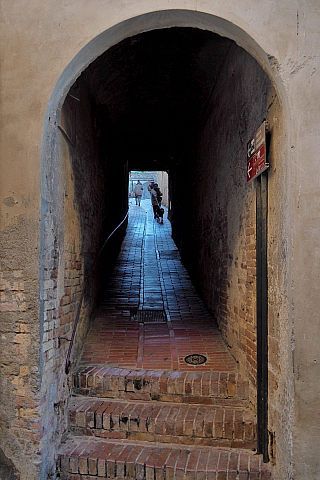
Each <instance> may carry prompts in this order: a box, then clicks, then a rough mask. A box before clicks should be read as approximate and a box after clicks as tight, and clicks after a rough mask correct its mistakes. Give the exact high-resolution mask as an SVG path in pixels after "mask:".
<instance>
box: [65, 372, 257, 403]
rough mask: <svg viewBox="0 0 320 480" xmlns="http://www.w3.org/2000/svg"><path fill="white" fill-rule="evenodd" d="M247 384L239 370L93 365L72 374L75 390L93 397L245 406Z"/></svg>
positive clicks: (77, 392) (76, 392)
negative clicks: (169, 369) (217, 370)
mask: <svg viewBox="0 0 320 480" xmlns="http://www.w3.org/2000/svg"><path fill="white" fill-rule="evenodd" d="M247 389H248V384H247V382H245V381H244V380H243V379H242V378H241V376H240V375H239V374H238V373H230V372H229V373H225V372H180V371H164V370H161V371H159V370H124V369H119V368H114V367H105V366H101V365H100V366H91V367H83V368H82V369H81V368H80V369H79V370H78V371H77V372H75V373H74V374H73V392H74V393H75V394H78V395H89V396H91V397H93V396H97V397H106V398H120V399H123V400H140V401H143V402H144V401H150V400H157V401H161V402H171V403H172V402H173V403H198V404H203V405H229V406H240V407H243V406H244V401H246V399H247Z"/></svg>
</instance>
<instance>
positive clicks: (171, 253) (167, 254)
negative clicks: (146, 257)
mask: <svg viewBox="0 0 320 480" xmlns="http://www.w3.org/2000/svg"><path fill="white" fill-rule="evenodd" d="M159 256H160V258H164V259H167V260H179V259H180V253H179V250H159Z"/></svg>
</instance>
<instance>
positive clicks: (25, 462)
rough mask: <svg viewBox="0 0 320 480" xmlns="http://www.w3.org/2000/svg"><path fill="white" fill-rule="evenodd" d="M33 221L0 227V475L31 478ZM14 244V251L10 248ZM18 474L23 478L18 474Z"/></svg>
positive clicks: (35, 428)
mask: <svg viewBox="0 0 320 480" xmlns="http://www.w3.org/2000/svg"><path fill="white" fill-rule="evenodd" d="M36 231H37V222H35V221H33V220H32V219H30V218H28V217H27V215H21V216H20V217H18V219H17V223H16V224H13V225H10V226H7V227H6V228H5V229H3V230H2V231H1V249H0V316H1V321H0V369H1V375H0V403H1V411H0V477H1V478H2V477H3V478H9V475H10V478H12V479H14V478H35V476H36V474H37V466H38V453H39V449H40V445H39V441H40V433H39V411H38V395H37V393H38V392H37V387H38V385H39V364H38V359H39V324H38V312H37V297H38V283H37V281H36V280H35V279H36V278H37V275H38V263H37V255H38V249H37V242H38V237H37V235H35V232H36ZM13 245H15V246H16V247H17V248H16V249H15V251H14V254H12V246H13ZM20 475H21V477H20Z"/></svg>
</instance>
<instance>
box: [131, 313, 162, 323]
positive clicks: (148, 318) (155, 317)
mask: <svg viewBox="0 0 320 480" xmlns="http://www.w3.org/2000/svg"><path fill="white" fill-rule="evenodd" d="M131 320H133V321H134V322H139V323H161V322H166V321H167V316H166V312H165V311H164V310H138V311H137V313H136V314H135V315H133V316H132V317H131Z"/></svg>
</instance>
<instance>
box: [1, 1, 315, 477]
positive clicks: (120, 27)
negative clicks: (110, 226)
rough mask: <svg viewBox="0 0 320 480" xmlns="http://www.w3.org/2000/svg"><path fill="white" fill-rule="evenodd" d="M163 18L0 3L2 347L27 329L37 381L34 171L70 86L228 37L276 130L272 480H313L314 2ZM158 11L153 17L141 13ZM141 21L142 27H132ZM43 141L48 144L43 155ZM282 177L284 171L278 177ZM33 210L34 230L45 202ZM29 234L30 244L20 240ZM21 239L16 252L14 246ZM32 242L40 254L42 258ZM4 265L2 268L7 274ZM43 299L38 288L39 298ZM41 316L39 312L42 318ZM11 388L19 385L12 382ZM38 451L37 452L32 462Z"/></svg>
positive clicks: (216, 4) (198, 4) (14, 367)
mask: <svg viewBox="0 0 320 480" xmlns="http://www.w3.org/2000/svg"><path fill="white" fill-rule="evenodd" d="M168 7H169V5H168V2H167V1H165V0H157V1H155V0H153V1H152V2H151V1H150V0H143V1H142V0H139V1H136V0H122V1H114V0H108V1H101V0H91V1H90V2H87V1H86V0H80V1H77V2H75V1H72V0H67V1H65V2H63V4H62V3H61V2H59V4H57V2H56V1H53V0H49V1H46V2H42V1H40V0H34V1H33V2H30V1H28V2H27V1H26V0H21V1H19V2H5V1H3V2H1V5H0V8H1V29H0V35H1V44H2V50H1V57H0V61H1V64H0V68H1V93H0V100H1V105H2V111H1V119H0V145H1V146H0V152H1V159H2V161H1V175H0V192H1V199H0V202H1V216H0V229H1V234H2V239H1V242H2V243H1V250H2V252H4V253H5V254H6V257H3V259H4V263H3V265H4V267H2V270H3V275H4V276H7V278H6V281H7V282H9V284H10V285H11V284H12V283H13V281H14V275H15V273H14V272H17V271H19V272H21V271H22V272H23V281H24V282H25V287H24V291H23V292H24V293H23V295H24V296H25V297H26V298H27V304H28V305H30V307H29V306H28V309H27V311H25V312H24V311H23V310H22V309H21V310H19V309H18V310H16V309H15V310H14V312H12V311H10V308H9V307H8V305H7V307H6V308H7V309H6V312H1V313H2V318H4V322H5V324H6V325H7V326H8V327H7V330H8V331H6V332H5V333H4V334H5V335H8V337H7V338H6V339H5V343H4V346H5V349H6V351H7V352H9V355H11V353H10V352H11V348H12V344H11V343H10V339H11V336H12V335H15V328H16V325H17V323H18V324H19V325H20V324H30V325H31V326H32V332H33V333H32V335H33V336H32V342H31V343H30V341H29V340H27V343H26V347H25V348H26V349H25V350H23V352H24V353H26V365H25V366H27V367H29V368H30V367H31V368H32V369H34V375H35V378H36V377H37V375H38V373H37V365H36V363H37V362H36V361H34V352H29V349H30V345H31V344H35V345H38V346H39V340H40V339H39V333H38V332H39V329H40V323H41V321H42V320H41V319H40V320H39V315H38V310H37V301H36V299H38V295H39V294H38V292H39V282H40V284H43V282H44V279H43V278H42V277H41V276H40V280H39V277H38V273H37V271H38V269H37V266H38V265H39V250H38V245H39V235H40V236H43V228H44V225H43V224H42V226H41V229H42V232H41V230H40V233H39V228H38V219H39V203H40V196H39V192H40V195H41V196H43V195H44V191H45V188H44V185H45V182H44V179H42V183H41V186H40V176H39V170H40V162H42V163H43V164H46V163H47V162H51V161H53V160H54V154H55V151H54V149H55V132H56V125H55V124H54V122H55V121H59V108H61V105H62V102H63V100H64V97H65V95H66V93H67V91H68V89H69V87H70V86H71V85H72V84H73V82H74V80H75V79H76V78H77V77H78V76H79V74H80V72H81V71H82V70H83V69H84V68H85V67H86V66H87V65H88V64H89V63H90V62H91V61H92V60H93V59H94V58H96V57H97V56H98V55H99V54H100V53H102V52H103V51H104V50H105V49H106V48H108V47H109V46H111V45H112V44H114V43H117V42H118V41H120V40H121V39H123V38H125V37H126V36H130V35H133V34H136V33H139V32H141V31H146V30H150V29H152V28H160V27H169V26H172V25H175V26H194V27H196V28H204V29H209V30H212V31H215V32H216V33H218V34H221V35H225V36H228V37H229V38H231V39H234V40H235V41H236V42H237V43H238V44H239V45H240V46H242V47H243V48H244V49H246V50H247V51H248V52H249V53H250V54H251V55H252V56H254V57H255V58H256V59H257V60H258V62H259V63H260V65H261V66H262V68H263V69H265V71H266V72H267V74H268V75H269V76H270V78H271V80H272V82H273V83H274V85H275V87H276V89H277V93H278V97H279V102H280V106H279V109H281V112H282V117H283V118H282V119H281V122H280V123H281V125H280V124H279V127H277V126H276V127H275V128H279V129H280V130H281V131H280V135H278V138H279V141H278V142H277V144H276V145H275V146H274V148H275V149H276V150H277V155H276V158H277V163H278V165H277V167H276V171H274V172H273V176H272V177H271V178H270V181H271V183H272V182H274V185H275V187H276V188H278V190H279V192H280V193H279V201H278V207H279V205H280V204H281V208H280V209H279V210H278V211H275V212H274V213H275V215H274V217H273V218H274V219H275V221H276V222H278V223H279V228H278V231H279V236H278V237H277V238H276V239H274V243H273V244H272V246H271V243H272V240H271V239H269V242H270V249H272V252H273V253H272V255H273V256H274V259H275V260H274V261H273V262H272V265H273V266H272V268H278V269H279V270H280V276H281V277H282V282H283V283H282V291H283V292H284V291H285V288H286V286H287V287H288V290H287V297H286V298H283V300H280V299H279V298H277V295H275V296H273V301H275V302H277V303H279V315H278V318H275V319H273V320H272V321H273V325H274V328H275V329H279V331H280V334H281V338H282V341H281V349H282V355H283V357H282V358H283V362H281V364H280V371H281V382H282V385H281V388H280V390H281V391H282V392H283V394H282V395H279V398H278V408H279V412H280V413H281V415H282V417H281V418H282V420H281V421H280V422H279V423H278V424H277V423H276V420H275V419H274V422H275V424H274V427H275V430H276V436H277V445H279V441H280V443H282V444H284V443H285V442H288V444H289V445H290V442H291V436H292V434H293V437H294V443H293V452H292V453H293V458H291V456H290V455H289V456H288V455H287V453H285V454H281V452H279V451H278V455H277V467H276V468H277V470H276V472H277V473H276V478H279V479H282V478H283V479H285V478H289V477H288V472H289V475H290V478H291V475H292V474H291V473H290V472H291V468H292V467H291V463H292V461H293V462H294V464H295V467H294V468H295V473H294V478H301V479H304V478H316V476H317V475H318V462H317V458H318V434H319V428H320V424H319V418H320V415H319V406H318V404H317V402H316V401H315V398H317V397H319V393H320V392H319V390H318V389H319V382H318V378H319V362H320V347H319V343H317V342H316V341H315V339H316V338H318V337H319V334H320V331H319V322H318V312H319V308H320V303H319V302H320V296H319V295H318V282H319V277H318V270H319V269H318V266H319V265H318V264H319V255H318V253H319V252H318V238H319V234H320V232H319V222H318V214H319V211H318V210H319V208H318V202H317V199H318V196H319V185H318V181H317V171H318V158H317V153H316V152H317V147H318V141H319V133H318V132H319V115H318V112H319V107H320V96H319V75H317V73H318V70H319V51H320V45H319V44H320V36H319V23H320V13H319V5H318V1H317V0H310V1H308V2H305V1H304V0H296V1H294V2H292V0H282V1H281V2H276V1H272V0H270V1H269V2H264V3H262V2H258V1H256V0H243V1H241V2H234V1H233V0H223V1H220V0H216V1H207V0H205V1H201V0H198V1H190V0H183V1H182V0H172V1H171V2H170V10H171V11H170V12H168V13H165V12H161V11H162V10H166V9H167V8H168ZM173 9H177V10H176V11H173ZM179 9H185V10H186V11H184V10H179ZM155 11H158V13H157V14H154V13H150V12H155ZM200 12H201V13H200ZM202 12H205V14H204V13H202ZM148 13H150V15H146V16H145V17H138V16H139V15H143V14H148ZM133 17H135V18H134V19H133V20H129V19H131V18H133ZM121 22H125V23H121ZM245 32H246V33H245ZM268 59H269V60H268ZM269 61H270V62H269ZM50 98H51V100H50ZM56 109H58V116H57V117H56V116H55V113H54V112H55V111H56ZM46 112H47V113H46ZM52 113H53V114H54V115H53V117H52ZM49 116H50V117H51V118H50V120H48V117H49ZM278 119H280V115H278V113H277V112H276V111H275V116H274V124H275V125H277V122H278ZM48 122H49V125H48ZM43 131H44V132H45V133H44V136H43ZM48 141H49V142H50V141H51V144H50V145H49V146H48ZM41 144H42V146H43V147H42V148H43V150H42V154H41V148H40V146H41ZM288 147H289V148H288ZM282 165H285V169H284V170H282ZM42 172H44V170H42ZM271 202H272V200H271ZM270 205H272V203H271V204H270ZM42 208H43V209H42V213H41V218H43V214H44V209H45V208H46V207H45V202H44V203H43V207H42ZM274 209H276V205H275V206H274ZM26 232H32V234H31V235H27V236H26ZM22 238H23V239H24V244H25V247H26V248H25V249H24V248H23V247H22V246H21V239H22ZM41 242H42V240H41V241H40V251H41V249H42V248H43V243H41ZM3 244H7V245H10V250H6V249H5V250H3V247H2V245H3ZM19 252H23V254H20V253H19ZM7 256H8V257H9V258H10V262H8V263H7ZM42 291H43V287H42V285H40V294H42V293H41V292H42ZM283 292H282V293H283ZM19 298H21V297H19ZM13 304H14V302H13ZM293 307H294V308H293ZM42 315H43V312H41V310H40V318H41V317H42ZM17 319H18V322H17ZM1 320H2V319H1ZM292 321H294V336H292V333H291V322H292ZM40 332H41V335H42V334H43V332H42V331H41V330H40ZM28 338H31V337H28ZM7 339H9V341H7ZM291 349H292V350H291ZM35 350H37V347H36V348H35ZM292 357H293V358H294V377H293V371H292ZM10 365H11V366H10V368H9V370H10V372H9V371H8V372H7V371H6V369H5V372H4V382H5V385H7V387H6V388H9V391H13V390H12V389H11V387H8V384H7V379H8V376H10V375H16V374H17V373H14V372H19V368H20V367H19V362H17V361H16V360H15V356H13V360H12V362H11V364H10ZM21 376H22V378H25V380H24V385H25V384H26V385H27V388H28V389H30V391H31V392H32V393H31V400H32V402H35V403H37V393H36V391H37V389H36V388H34V386H33V380H32V379H31V378H29V377H28V375H27V376H25V375H22V373H21ZM38 380H39V379H36V382H35V383H36V384H37V381H38ZM293 380H294V389H293V383H292V382H293ZM19 385H22V384H21V383H19V382H18V383H17V386H19ZM19 388H20V387H19ZM20 391H21V392H22V390H20ZM9 395H11V393H9ZM274 401H275V402H277V399H275V400H274ZM4 405H5V406H4V407H2V410H3V414H4V415H5V417H6V418H7V419H8V420H5V422H4V423H3V424H2V426H3V430H2V432H1V433H2V434H1V439H2V440H1V445H0V447H1V448H3V450H5V455H6V456H8V457H10V458H12V459H13V460H14V463H15V465H16V467H17V468H18V469H20V471H21V472H22V473H21V475H22V477H21V478H28V479H29V478H33V477H32V476H33V475H34V473H31V472H34V471H35V470H34V467H33V466H32V460H31V458H32V455H31V457H28V458H30V460H26V459H24V458H23V457H22V456H21V454H18V452H17V450H14V449H13V448H12V442H13V439H14V434H13V424H12V422H13V421H15V419H18V418H19V415H18V412H19V406H17V405H14V402H12V403H11V404H10V405H7V404H6V403H5V404H4ZM293 408H294V409H293ZM291 420H292V421H293V422H294V423H293V426H292V424H291ZM19 421H20V420H19ZM10 442H11V444H10ZM36 450H37V447H35V446H34V447H33V451H34V452H35V451H36ZM19 459H20V460H19ZM26 475H27V476H26ZM34 478H36V477H34Z"/></svg>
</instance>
